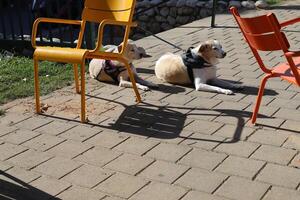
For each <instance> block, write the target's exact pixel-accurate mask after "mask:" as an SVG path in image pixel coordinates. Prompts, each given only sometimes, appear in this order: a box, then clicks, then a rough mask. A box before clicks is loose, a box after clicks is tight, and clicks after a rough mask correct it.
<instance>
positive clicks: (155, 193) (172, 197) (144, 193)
mask: <svg viewBox="0 0 300 200" xmlns="http://www.w3.org/2000/svg"><path fill="white" fill-rule="evenodd" d="M185 193H186V190H185V189H184V188H181V187H178V186H173V185H169V184H164V183H158V182H152V183H150V184H149V185H147V186H146V187H144V188H143V189H141V190H140V191H139V192H137V193H136V194H134V195H133V196H132V197H131V198H130V200H145V199H155V200H165V199H168V200H177V199H179V198H180V197H182V196H183V195H184V194H185Z"/></svg>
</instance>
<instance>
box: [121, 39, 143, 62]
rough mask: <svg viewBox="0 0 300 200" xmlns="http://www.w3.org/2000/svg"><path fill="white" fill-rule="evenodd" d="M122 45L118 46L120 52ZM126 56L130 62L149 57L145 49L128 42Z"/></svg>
mask: <svg viewBox="0 0 300 200" xmlns="http://www.w3.org/2000/svg"><path fill="white" fill-rule="evenodd" d="M122 45H123V44H120V45H119V46H118V51H119V52H121V50H122ZM124 56H125V57H126V58H127V59H128V61H129V62H132V61H133V60H138V59H141V58H144V57H149V55H147V53H146V51H145V49H144V48H143V47H138V46H136V45H135V44H133V43H131V42H130V41H128V43H127V46H126V48H125V49H124Z"/></svg>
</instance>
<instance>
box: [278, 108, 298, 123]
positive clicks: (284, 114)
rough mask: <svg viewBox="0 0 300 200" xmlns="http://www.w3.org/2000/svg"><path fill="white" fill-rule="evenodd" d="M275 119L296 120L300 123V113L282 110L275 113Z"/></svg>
mask: <svg viewBox="0 0 300 200" xmlns="http://www.w3.org/2000/svg"><path fill="white" fill-rule="evenodd" d="M274 117H277V118H282V119H288V120H295V121H298V122H299V121H300V112H299V111H298V110H295V109H285V108H280V110H279V111H278V112H276V113H275V115H274Z"/></svg>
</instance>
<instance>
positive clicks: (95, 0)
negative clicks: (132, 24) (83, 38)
mask: <svg viewBox="0 0 300 200" xmlns="http://www.w3.org/2000/svg"><path fill="white" fill-rule="evenodd" d="M134 7H135V0H85V3H84V9H83V12H82V19H83V20H86V21H90V22H96V23H100V22H101V21H102V20H103V19H112V20H117V21H124V22H128V21H131V20H132V15H133V10H134Z"/></svg>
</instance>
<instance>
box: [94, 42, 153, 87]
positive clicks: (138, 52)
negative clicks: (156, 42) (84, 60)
mask: <svg viewBox="0 0 300 200" xmlns="http://www.w3.org/2000/svg"><path fill="white" fill-rule="evenodd" d="M119 47H121V46H114V45H107V46H105V47H104V49H106V51H108V52H115V53H118V52H119V50H118V49H119ZM145 56H147V55H146V52H145V50H144V49H143V48H142V47H137V46H136V45H135V44H131V43H128V44H127V46H126V49H125V57H126V58H127V60H128V61H129V63H131V62H132V61H133V60H137V59H141V58H142V57H145ZM112 62H113V64H114V65H115V66H123V67H124V68H125V66H124V64H123V63H120V62H118V61H112ZM104 66H105V60H103V59H92V60H91V62H90V64H89V72H90V76H91V77H92V78H94V79H99V81H105V82H114V80H113V79H112V78H111V77H110V76H109V75H107V74H106V73H105V72H104V70H101V69H102V68H103V67H104ZM100 71H101V74H100V77H97V75H98V74H99V72H100ZM131 71H132V73H133V75H134V78H135V81H136V85H137V87H138V88H139V89H141V90H144V91H147V90H149V87H158V85H156V84H154V83H151V82H148V81H146V80H143V79H142V78H140V77H139V76H138V74H137V71H136V69H135V67H134V66H133V64H131ZM118 80H119V86H120V87H132V83H131V81H129V74H128V71H127V70H124V71H122V72H121V73H120V74H119V76H118Z"/></svg>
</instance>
